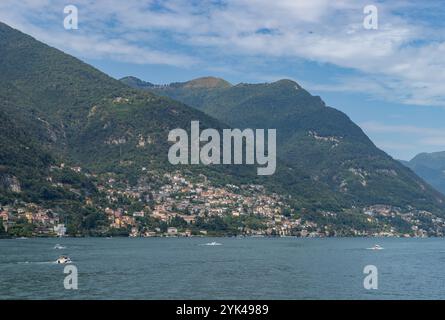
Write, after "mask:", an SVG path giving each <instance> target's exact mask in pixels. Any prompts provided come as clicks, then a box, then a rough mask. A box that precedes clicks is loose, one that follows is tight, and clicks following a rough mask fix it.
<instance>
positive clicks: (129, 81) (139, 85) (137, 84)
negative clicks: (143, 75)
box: [120, 77, 154, 89]
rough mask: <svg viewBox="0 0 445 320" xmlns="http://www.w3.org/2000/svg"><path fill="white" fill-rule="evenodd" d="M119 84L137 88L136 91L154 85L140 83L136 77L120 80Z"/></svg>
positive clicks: (144, 82)
mask: <svg viewBox="0 0 445 320" xmlns="http://www.w3.org/2000/svg"><path fill="white" fill-rule="evenodd" d="M120 81H121V82H123V83H125V84H126V85H127V86H129V87H133V88H137V89H146V88H150V87H153V86H154V84H153V83H150V82H146V81H142V80H141V79H138V78H136V77H125V78H122V79H120Z"/></svg>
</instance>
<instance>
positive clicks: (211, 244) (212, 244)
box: [205, 241, 222, 246]
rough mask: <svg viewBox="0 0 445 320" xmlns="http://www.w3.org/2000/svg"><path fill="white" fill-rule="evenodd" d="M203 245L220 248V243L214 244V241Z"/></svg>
mask: <svg viewBox="0 0 445 320" xmlns="http://www.w3.org/2000/svg"><path fill="white" fill-rule="evenodd" d="M205 245H206V246H222V244H221V243H218V242H215V241H213V242H209V243H206V244H205Z"/></svg>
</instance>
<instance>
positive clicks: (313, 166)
mask: <svg viewBox="0 0 445 320" xmlns="http://www.w3.org/2000/svg"><path fill="white" fill-rule="evenodd" d="M206 79H207V80H205V82H207V83H208V82H210V81H209V80H208V79H210V78H206ZM202 81H203V80H201V79H197V80H192V81H188V82H184V83H173V84H171V85H169V86H155V87H151V88H148V89H147V90H148V91H150V92H153V93H155V94H159V95H163V96H167V97H170V98H172V99H175V100H179V101H181V102H183V103H185V104H187V105H189V106H192V107H195V108H196V109H198V110H201V111H204V112H205V113H207V114H208V115H209V116H212V117H215V118H217V119H218V120H221V121H222V122H224V123H228V124H229V125H230V126H232V127H237V128H266V129H267V128H276V129H277V135H278V138H277V139H278V142H277V144H278V145H277V151H278V153H279V156H280V158H281V161H282V164H283V165H284V166H286V167H287V168H289V169H288V170H287V171H284V173H283V171H281V172H278V173H277V174H278V177H277V179H279V180H281V181H282V182H284V183H285V184H286V187H287V190H291V191H292V193H293V194H304V195H305V199H311V200H310V201H309V203H310V205H311V206H312V207H314V206H315V207H316V206H317V203H318V205H319V206H320V207H323V206H327V204H328V203H332V202H335V203H337V204H340V206H345V207H354V206H359V207H362V206H366V205H372V204H391V205H395V206H401V207H405V206H409V205H412V206H415V207H423V208H428V209H430V210H439V211H442V210H443V204H444V200H445V199H444V197H443V196H442V195H441V194H439V193H438V192H436V191H435V190H433V189H432V188H431V187H429V186H428V184H426V183H425V182H424V181H423V180H421V179H420V178H418V177H417V176H416V175H415V174H414V173H413V172H412V171H411V170H409V169H407V168H406V167H404V166H403V165H401V164H400V163H399V162H397V161H395V160H393V159H392V158H391V157H389V156H388V155H387V154H385V153H384V152H383V151H381V150H379V149H378V148H377V147H376V146H375V145H374V144H373V143H372V142H371V140H369V138H368V137H367V136H366V135H365V134H364V133H363V131H362V130H361V129H360V128H359V127H358V126H357V125H355V124H354V123H353V122H352V121H351V120H350V119H349V118H348V117H347V116H346V115H345V114H343V113H342V112H340V111H338V110H336V109H334V108H331V107H328V106H326V105H325V103H324V102H323V101H322V99H321V98H320V97H318V96H313V95H311V94H310V93H309V92H308V91H306V90H305V89H303V88H302V87H301V86H300V85H299V84H297V83H296V82H294V81H291V80H280V81H277V82H274V83H263V84H245V83H241V84H237V85H233V86H232V85H230V84H228V83H227V82H223V81H221V80H220V79H216V78H214V79H213V80H212V81H211V82H212V83H224V84H225V85H218V86H190V85H189V84H190V83H195V82H198V83H200V82H202ZM290 172H292V175H291V176H290V175H289V173H290ZM280 174H282V176H280Z"/></svg>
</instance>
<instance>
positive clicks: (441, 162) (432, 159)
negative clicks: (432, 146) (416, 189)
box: [402, 151, 445, 194]
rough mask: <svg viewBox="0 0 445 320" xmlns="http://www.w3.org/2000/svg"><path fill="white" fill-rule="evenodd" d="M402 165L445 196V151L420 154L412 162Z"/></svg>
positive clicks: (404, 162) (405, 162)
mask: <svg viewBox="0 0 445 320" xmlns="http://www.w3.org/2000/svg"><path fill="white" fill-rule="evenodd" d="M402 163H403V164H405V165H406V166H408V167H409V168H411V169H412V170H413V171H414V172H415V173H417V174H418V175H419V176H420V177H422V178H423V179H424V180H425V181H427V182H428V183H429V184H431V185H432V186H433V187H435V188H436V189H437V190H439V191H440V192H442V193H443V194H445V151H442V152H433V153H420V154H418V155H417V156H415V157H414V158H413V159H411V160H410V161H402Z"/></svg>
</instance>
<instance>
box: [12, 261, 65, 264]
mask: <svg viewBox="0 0 445 320" xmlns="http://www.w3.org/2000/svg"><path fill="white" fill-rule="evenodd" d="M17 264H57V261H21V262H17Z"/></svg>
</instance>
